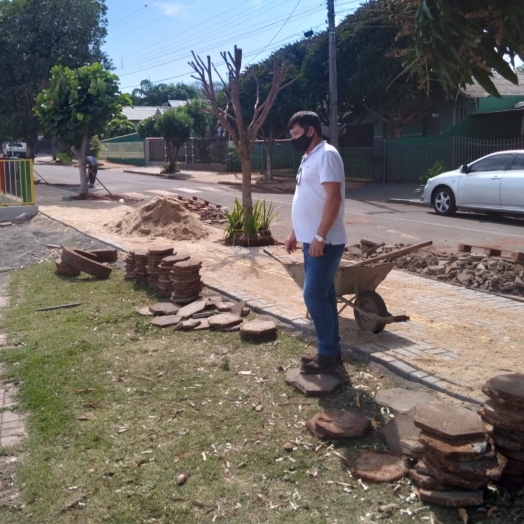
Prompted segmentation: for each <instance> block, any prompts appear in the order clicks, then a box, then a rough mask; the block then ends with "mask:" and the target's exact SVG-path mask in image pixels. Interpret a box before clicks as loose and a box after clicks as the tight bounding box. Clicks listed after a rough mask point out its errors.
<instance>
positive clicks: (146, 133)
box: [137, 115, 160, 139]
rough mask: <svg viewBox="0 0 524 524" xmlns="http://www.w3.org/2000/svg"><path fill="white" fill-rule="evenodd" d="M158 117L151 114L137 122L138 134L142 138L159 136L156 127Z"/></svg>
mask: <svg viewBox="0 0 524 524" xmlns="http://www.w3.org/2000/svg"><path fill="white" fill-rule="evenodd" d="M159 118H160V117H159V116H158V115H153V116H150V117H149V118H144V120H142V121H141V122H139V123H138V128H137V132H138V136H139V137H140V138H142V139H145V138H152V137H158V136H160V135H159V134H158V130H157V127H156V123H157V120H158V119H159Z"/></svg>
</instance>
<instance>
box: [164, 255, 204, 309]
mask: <svg viewBox="0 0 524 524" xmlns="http://www.w3.org/2000/svg"><path fill="white" fill-rule="evenodd" d="M201 267H202V262H200V261H194V260H187V261H186V262H179V263H177V264H175V265H174V266H173V269H172V270H171V274H170V276H171V283H172V285H173V293H172V294H171V300H172V301H173V302H174V303H175V304H188V303H190V302H192V301H194V300H196V299H197V298H198V297H199V295H200V293H201V292H202V289H203V287H204V286H203V283H202V279H201V278H200V269H201Z"/></svg>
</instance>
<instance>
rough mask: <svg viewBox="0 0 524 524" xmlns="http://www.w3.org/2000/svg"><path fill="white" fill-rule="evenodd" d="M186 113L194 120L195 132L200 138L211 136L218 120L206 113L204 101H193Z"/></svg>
mask: <svg viewBox="0 0 524 524" xmlns="http://www.w3.org/2000/svg"><path fill="white" fill-rule="evenodd" d="M184 111H185V112H186V113H187V114H188V115H189V116H190V117H191V119H192V120H193V131H194V133H195V135H196V136H197V137H198V138H205V137H206V136H211V135H212V134H213V131H214V125H215V122H216V119H215V118H213V116H212V115H210V114H209V113H208V112H207V111H206V105H205V103H204V102H202V100H200V99H198V98H195V99H194V100H191V102H189V104H187V106H184Z"/></svg>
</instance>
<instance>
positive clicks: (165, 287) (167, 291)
mask: <svg viewBox="0 0 524 524" xmlns="http://www.w3.org/2000/svg"><path fill="white" fill-rule="evenodd" d="M189 258H190V257H189V255H177V254H173V255H171V256H167V257H164V258H163V259H162V261H161V262H160V265H159V266H158V286H157V290H158V294H159V295H160V296H163V297H170V296H171V293H173V291H174V288H173V282H172V281H171V271H172V270H173V266H174V265H175V264H178V263H179V262H185V261H186V260H189Z"/></svg>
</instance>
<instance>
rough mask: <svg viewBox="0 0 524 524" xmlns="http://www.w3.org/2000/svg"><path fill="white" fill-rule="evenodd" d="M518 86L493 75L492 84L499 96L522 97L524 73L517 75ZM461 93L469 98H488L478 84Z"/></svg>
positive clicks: (523, 94) (496, 74) (523, 92)
mask: <svg viewBox="0 0 524 524" xmlns="http://www.w3.org/2000/svg"><path fill="white" fill-rule="evenodd" d="M517 76H518V79H519V85H515V84H512V83H511V82H510V81H509V80H506V79H505V78H503V77H502V76H501V75H499V74H498V73H493V78H492V80H493V83H494V84H495V87H496V88H497V90H498V92H499V93H500V95H501V96H524V73H517ZM462 92H463V93H464V94H465V95H466V96H469V97H470V98H487V97H488V96H490V95H489V94H488V93H487V92H486V90H485V89H484V88H483V87H482V86H480V85H479V84H478V83H476V82H475V83H474V84H473V85H470V86H467V87H466V88H465V89H463V90H462Z"/></svg>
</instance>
